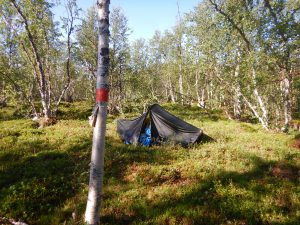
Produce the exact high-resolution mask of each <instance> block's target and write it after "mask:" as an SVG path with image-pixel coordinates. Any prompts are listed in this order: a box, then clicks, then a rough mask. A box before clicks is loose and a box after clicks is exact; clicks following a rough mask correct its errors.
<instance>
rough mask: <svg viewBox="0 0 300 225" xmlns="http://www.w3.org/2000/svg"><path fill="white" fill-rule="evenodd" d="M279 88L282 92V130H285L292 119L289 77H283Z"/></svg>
mask: <svg viewBox="0 0 300 225" xmlns="http://www.w3.org/2000/svg"><path fill="white" fill-rule="evenodd" d="M281 89H282V92H283V107H284V127H283V130H284V131H285V132H286V131H288V129H289V124H290V122H291V120H292V116H291V114H292V113H291V111H292V110H291V101H290V89H291V82H290V79H288V78H287V77H284V79H283V80H282V81H281Z"/></svg>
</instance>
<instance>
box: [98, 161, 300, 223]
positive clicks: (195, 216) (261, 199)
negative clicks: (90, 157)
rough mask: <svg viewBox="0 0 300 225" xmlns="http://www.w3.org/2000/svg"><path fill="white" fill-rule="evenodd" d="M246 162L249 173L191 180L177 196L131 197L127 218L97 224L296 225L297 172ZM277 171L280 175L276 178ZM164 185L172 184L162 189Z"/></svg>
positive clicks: (119, 215)
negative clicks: (155, 197) (280, 172)
mask: <svg viewBox="0 0 300 225" xmlns="http://www.w3.org/2000/svg"><path fill="white" fill-rule="evenodd" d="M251 160H252V167H251V168H252V169H251V170H249V171H246V172H240V173H239V172H228V171H219V172H218V173H216V174H214V175H211V176H208V177H206V178H205V179H200V180H194V181H193V183H192V184H191V185H190V186H178V189H182V193H183V194H182V195H180V196H178V195H167V196H166V198H163V199H162V198H160V199H159V200H155V199H154V200H149V199H146V198H144V199H143V198H137V199H136V200H135V201H133V202H131V205H130V206H128V208H130V209H131V213H130V214H122V213H121V212H119V213H115V214H112V215H111V216H108V215H106V216H105V217H103V218H102V221H103V222H104V224H116V223H114V222H118V224H131V223H132V222H133V221H134V222H135V224H199V225H200V224H206V225H207V224H214V225H215V224H278V225H279V224H286V225H292V224H294V225H296V224H298V222H299V220H298V219H299V216H298V215H297V211H298V210H299V207H300V206H299V205H296V203H294V202H293V200H292V198H293V195H294V194H295V192H296V189H297V187H298V185H299V171H300V169H299V168H298V167H296V166H295V165H293V164H291V163H289V162H285V161H280V162H276V161H265V160H263V159H262V158H259V157H252V159H251ZM278 167H280V168H281V169H282V170H285V171H283V172H282V174H278V173H276V172H275V171H274V170H276V168H278ZM287 174H288V175H287ZM152 185H153V184H152ZM162 185H163V184H162ZM170 185H177V183H174V184H168V185H166V184H165V186H170ZM280 217H281V218H280Z"/></svg>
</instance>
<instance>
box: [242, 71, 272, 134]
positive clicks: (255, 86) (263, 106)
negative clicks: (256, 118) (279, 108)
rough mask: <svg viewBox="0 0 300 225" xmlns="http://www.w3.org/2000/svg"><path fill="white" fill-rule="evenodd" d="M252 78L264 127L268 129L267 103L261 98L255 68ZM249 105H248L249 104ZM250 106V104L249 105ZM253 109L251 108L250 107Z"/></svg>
mask: <svg viewBox="0 0 300 225" xmlns="http://www.w3.org/2000/svg"><path fill="white" fill-rule="evenodd" d="M252 78H253V82H254V90H253V94H254V95H255V97H256V99H257V101H258V104H259V106H260V109H261V111H262V116H261V118H262V120H263V121H264V122H263V123H262V125H263V127H264V128H265V129H268V126H269V124H268V111H267V109H266V106H265V103H264V101H263V99H262V97H261V96H260V94H259V92H258V89H257V84H256V71H255V69H254V68H252ZM247 104H248V103H247ZM248 105H249V104H248ZM250 108H251V107H250Z"/></svg>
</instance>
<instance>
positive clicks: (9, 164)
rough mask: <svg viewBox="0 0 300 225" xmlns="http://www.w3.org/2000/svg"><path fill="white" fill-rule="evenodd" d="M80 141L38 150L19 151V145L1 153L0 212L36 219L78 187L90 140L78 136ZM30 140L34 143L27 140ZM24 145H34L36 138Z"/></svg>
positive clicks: (51, 210)
mask: <svg viewBox="0 0 300 225" xmlns="http://www.w3.org/2000/svg"><path fill="white" fill-rule="evenodd" d="M81 141H82V142H81V145H77V146H76V147H75V146H73V145H70V146H69V148H67V149H66V150H65V151H63V150H58V149H59V144H57V145H55V143H54V144H52V145H50V144H48V145H47V148H42V149H40V148H41V147H43V146H40V145H39V146H38V147H39V153H37V154H33V153H32V154H31V155H29V156H28V153H27V154H26V155H27V156H24V155H22V154H21V155H20V154H18V153H20V152H21V151H22V150H23V148H22V146H19V148H20V149H14V152H16V153H15V154H13V153H2V154H1V157H0V162H1V163H2V162H5V163H4V164H2V166H3V167H2V168H1V170H0V187H1V188H0V212H1V215H5V216H7V217H10V218H15V219H22V220H24V221H26V222H28V223H29V224H51V223H50V222H49V223H42V222H39V219H40V218H41V216H42V215H49V214H52V213H54V211H55V210H57V208H58V207H60V206H61V205H62V204H63V203H64V202H65V201H66V200H68V199H69V198H71V197H73V196H75V194H76V193H77V192H79V191H81V189H80V187H81V183H82V182H83V180H84V181H86V180H87V179H86V178H85V175H84V177H81V175H80V174H81V173H82V172H84V171H87V169H88V162H87V160H86V159H87V156H86V155H87V153H86V152H87V151H86V148H88V149H89V146H91V140H90V139H87V138H82V139H81ZM31 142H34V143H31ZM31 142H30V141H28V146H36V144H35V142H36V140H32V141H31Z"/></svg>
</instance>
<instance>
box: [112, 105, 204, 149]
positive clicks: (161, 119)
mask: <svg viewBox="0 0 300 225" xmlns="http://www.w3.org/2000/svg"><path fill="white" fill-rule="evenodd" d="M146 127H151V140H152V141H151V143H152V144H160V143H162V142H174V143H177V144H181V145H183V146H186V145H189V144H193V143H195V142H197V141H199V140H200V139H201V137H202V135H203V131H202V130H201V129H199V128H197V127H195V126H193V125H191V124H189V123H187V122H185V121H183V120H181V119H179V118H178V117H176V116H174V115H172V114H171V113H169V112H167V111H166V110H165V109H163V108H162V107H161V106H160V105H158V104H154V105H152V106H150V107H149V108H148V111H147V112H145V113H144V114H142V115H141V116H140V117H138V118H136V119H134V120H127V119H120V120H118V121H117V132H118V133H119V135H120V137H121V139H122V140H123V141H124V142H125V143H128V144H134V145H136V144H138V143H139V140H140V136H141V134H142V133H143V131H144V130H145V128H146Z"/></svg>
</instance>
